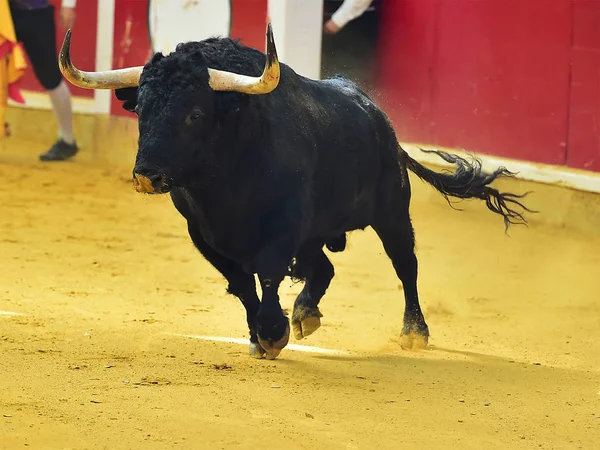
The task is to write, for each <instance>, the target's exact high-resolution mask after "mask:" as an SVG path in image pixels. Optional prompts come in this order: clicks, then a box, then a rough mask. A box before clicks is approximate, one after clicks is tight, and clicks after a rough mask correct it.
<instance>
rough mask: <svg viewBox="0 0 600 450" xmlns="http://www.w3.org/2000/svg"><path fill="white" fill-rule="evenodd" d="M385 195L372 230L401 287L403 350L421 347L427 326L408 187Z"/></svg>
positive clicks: (427, 338)
mask: <svg viewBox="0 0 600 450" xmlns="http://www.w3.org/2000/svg"><path fill="white" fill-rule="evenodd" d="M406 179H408V177H407V178H406ZM386 194H387V195H383V196H382V197H381V198H380V199H379V203H378V206H377V212H376V218H375V223H374V224H373V229H374V230H375V231H376V233H377V234H378V236H379V238H380V239H381V242H382V243H383V247H384V249H385V252H386V253H387V255H388V256H389V258H390V259H391V260H392V264H393V265H394V269H395V270H396V274H397V275H398V278H400V280H401V281H402V286H403V288H404V299H405V302H406V303H405V309H404V327H403V330H402V340H401V346H402V348H404V349H410V348H424V347H425V346H426V345H427V342H428V340H429V329H428V327H427V324H426V323H425V318H424V317H423V312H422V311H421V305H420V304H419V295H418V292H417V266H418V262H417V256H416V255H415V239H414V232H413V227H412V224H411V220H410V215H409V203H410V188H409V187H408V186H402V187H400V186H395V187H393V188H392V193H391V195H390V193H389V192H388V193H386Z"/></svg>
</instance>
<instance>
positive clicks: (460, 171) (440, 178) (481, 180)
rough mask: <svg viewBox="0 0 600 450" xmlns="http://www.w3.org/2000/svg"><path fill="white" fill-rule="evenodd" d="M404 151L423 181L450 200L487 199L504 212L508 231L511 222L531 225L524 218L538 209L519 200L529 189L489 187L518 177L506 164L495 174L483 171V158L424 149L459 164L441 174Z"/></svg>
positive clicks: (489, 203) (411, 165)
mask: <svg viewBox="0 0 600 450" xmlns="http://www.w3.org/2000/svg"><path fill="white" fill-rule="evenodd" d="M401 151H402V152H403V153H404V156H405V158H406V166H407V167H408V168H409V169H410V170H411V171H412V172H414V173H415V175H417V176H418V177H419V178H421V179H422V180H423V181H425V182H427V183H429V184H431V185H432V186H433V187H434V188H435V189H437V190H438V191H439V192H440V193H441V194H442V195H443V196H444V198H446V200H447V201H448V203H450V199H449V198H448V197H456V198H462V199H465V198H478V199H481V200H485V204H486V205H487V207H488V209H489V210H490V211H492V212H494V213H496V214H500V215H501V216H502V217H503V218H504V225H505V226H506V229H507V230H508V226H509V225H510V224H519V225H526V224H527V220H526V219H525V217H523V213H524V212H525V211H527V212H531V213H534V212H536V211H532V210H530V209H529V208H527V207H526V206H525V205H523V204H522V203H521V202H520V201H519V200H518V199H521V198H523V197H525V196H527V195H528V194H529V192H526V193H525V194H522V195H517V194H511V193H508V192H499V191H498V190H496V189H494V188H492V187H490V186H489V185H490V184H491V183H492V182H493V181H494V180H495V179H497V178H500V177H514V176H515V174H514V173H512V172H509V171H508V170H507V169H506V168H505V167H500V168H498V169H496V171H494V172H493V173H491V174H488V173H485V172H483V171H482V170H481V161H480V160H479V159H476V158H473V159H472V161H467V160H466V159H464V158H461V157H459V156H457V155H451V154H449V153H446V152H442V151H435V150H423V149H421V151H423V152H425V153H435V154H436V155H438V156H439V157H441V158H442V159H444V160H445V161H447V162H449V163H453V164H455V165H456V166H457V167H456V170H455V171H454V173H437V172H434V171H433V170H430V169H428V168H426V167H425V166H423V165H421V164H419V163H418V162H417V161H415V160H414V159H413V158H411V157H410V156H409V155H408V153H406V152H405V151H404V150H402V149H401ZM514 207H518V208H521V210H522V211H521V212H518V211H515V210H514V209H513V208H514Z"/></svg>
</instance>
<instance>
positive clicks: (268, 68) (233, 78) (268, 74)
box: [208, 23, 279, 94]
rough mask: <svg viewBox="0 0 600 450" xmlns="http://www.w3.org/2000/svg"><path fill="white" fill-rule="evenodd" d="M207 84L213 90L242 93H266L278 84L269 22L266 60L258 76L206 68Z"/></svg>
mask: <svg viewBox="0 0 600 450" xmlns="http://www.w3.org/2000/svg"><path fill="white" fill-rule="evenodd" d="M208 74H209V76H210V79H209V85H210V87H211V88H212V89H213V90H215V91H235V92H241V93H243V94H268V93H269V92H271V91H272V90H273V89H275V88H276V87H277V85H278V84H279V59H278V58H277V49H276V48H275V39H273V29H272V28H271V24H270V23H269V25H268V26H267V62H266V63H265V70H264V71H263V73H262V75H261V76H260V77H251V76H248V75H240V74H237V73H232V72H225V71H223V70H217V69H211V68H209V69H208Z"/></svg>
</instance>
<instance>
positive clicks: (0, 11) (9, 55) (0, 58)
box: [0, 0, 27, 137]
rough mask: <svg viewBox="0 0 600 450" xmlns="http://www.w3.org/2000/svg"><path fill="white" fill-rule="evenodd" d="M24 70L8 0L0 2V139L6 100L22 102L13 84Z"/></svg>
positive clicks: (24, 64)
mask: <svg viewBox="0 0 600 450" xmlns="http://www.w3.org/2000/svg"><path fill="white" fill-rule="evenodd" d="M25 69H27V63H26V62H25V55H24V53H23V49H22V48H21V45H20V44H19V43H17V39H16V36H15V27H14V25H13V22H12V17H11V15H10V8H9V6H8V0H0V137H2V136H4V135H5V131H6V128H5V122H4V112H5V110H6V105H7V104H8V99H9V98H10V99H12V100H14V101H17V102H19V103H23V102H24V100H23V97H22V96H21V93H20V92H19V89H18V88H17V86H16V84H15V83H16V82H17V81H19V80H20V79H21V77H22V76H23V73H24V72H25Z"/></svg>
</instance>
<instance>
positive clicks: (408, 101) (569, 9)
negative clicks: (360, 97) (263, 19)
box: [378, 0, 600, 171]
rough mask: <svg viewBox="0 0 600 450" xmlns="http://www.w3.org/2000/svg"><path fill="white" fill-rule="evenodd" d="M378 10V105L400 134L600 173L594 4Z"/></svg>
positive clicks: (476, 0)
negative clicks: (386, 112)
mask: <svg viewBox="0 0 600 450" xmlns="http://www.w3.org/2000/svg"><path fill="white" fill-rule="evenodd" d="M382 8H383V11H382V14H381V15H380V17H381V28H380V30H381V35H380V47H379V50H380V59H379V67H378V72H379V74H380V79H379V88H380V89H381V92H382V93H385V96H381V100H380V102H381V103H383V105H384V106H385V108H386V110H387V111H388V112H389V114H390V116H391V118H392V120H393V121H394V124H395V126H396V129H397V130H398V134H399V137H400V139H402V140H405V141H414V142H420V143H423V144H428V145H438V146H445V147H459V148H466V149H467V150H471V151H477V152H481V153H488V154H493V155H497V156H503V157H509V158H516V159H524V160H529V161H535V162H543V163H550V164H568V165H570V166H572V167H578V168H585V169H588V170H596V171H600V140H599V136H598V121H599V120H600V107H599V103H600V102H599V100H600V84H599V81H600V80H599V74H600V53H599V52H598V51H599V50H600V34H598V31H597V30H599V29H600V2H598V1H591V0H552V1H547V0H526V1H512V0H452V1H447V0H387V1H385V2H383V5H382Z"/></svg>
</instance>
